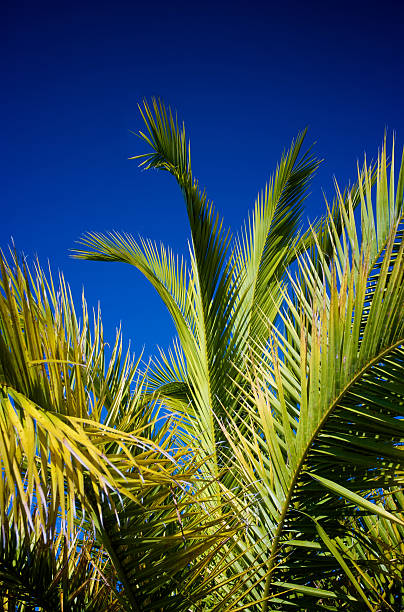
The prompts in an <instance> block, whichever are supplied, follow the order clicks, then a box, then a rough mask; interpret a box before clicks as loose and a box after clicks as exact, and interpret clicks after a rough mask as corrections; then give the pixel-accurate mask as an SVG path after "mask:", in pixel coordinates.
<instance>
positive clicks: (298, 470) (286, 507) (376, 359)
mask: <svg viewBox="0 0 404 612" xmlns="http://www.w3.org/2000/svg"><path fill="white" fill-rule="evenodd" d="M402 344H404V336H403V337H401V338H400V339H399V340H397V341H396V342H394V343H393V344H391V345H389V346H387V347H385V348H384V349H383V350H381V351H380V352H379V353H378V354H377V355H375V356H374V357H373V358H372V359H371V360H370V361H369V362H368V363H367V364H366V365H364V366H363V367H362V368H361V369H360V370H358V371H357V372H356V374H354V376H353V377H352V379H351V380H350V381H349V383H347V384H346V385H345V386H344V387H343V389H342V390H341V391H340V392H339V394H338V395H337V397H336V398H335V399H334V401H333V402H332V404H331V405H330V407H329V409H328V410H327V411H326V413H325V414H324V415H323V417H322V419H321V420H320V422H319V423H318V425H317V427H316V428H315V430H314V431H313V434H312V436H311V438H310V439H309V440H308V442H307V444H306V447H305V450H304V453H303V454H302V456H301V458H300V460H299V461H298V462H297V465H296V469H295V472H294V474H293V477H292V480H291V483H290V487H289V491H288V494H287V497H286V499H285V502H284V508H283V510H282V513H281V516H280V518H279V523H278V527H277V529H276V532H275V535H274V539H273V544H272V547H271V554H270V557H269V561H268V577H267V580H266V583H265V591H264V599H265V598H268V595H269V590H270V588H271V573H272V570H273V568H274V563H275V556H276V553H277V549H278V544H279V541H280V538H281V536H282V532H283V527H284V523H285V519H286V516H287V514H288V511H289V507H290V502H291V499H292V495H293V494H294V491H295V487H296V484H297V482H298V480H299V477H300V475H301V472H302V470H303V468H304V465H305V461H306V459H307V455H308V454H309V452H310V449H311V447H312V445H313V443H314V441H315V439H316V438H317V436H318V435H319V433H320V431H321V430H322V429H323V427H324V426H325V424H326V422H327V421H328V419H329V418H330V416H331V414H332V412H333V411H334V409H335V408H337V406H338V405H339V403H340V402H341V400H342V399H343V397H344V396H345V395H346V394H347V393H349V391H350V390H351V388H352V387H353V385H354V384H355V383H357V382H358V380H359V379H360V378H361V377H362V376H363V375H364V374H366V372H367V371H368V370H370V369H371V368H372V367H373V366H374V365H375V364H376V363H378V362H379V361H380V360H381V359H383V357H385V356H386V355H388V354H389V353H390V352H392V351H394V350H395V349H396V348H398V347H399V346H400V345H402ZM267 611H268V600H267V599H265V601H264V604H263V607H262V612H267Z"/></svg>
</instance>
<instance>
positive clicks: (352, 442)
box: [0, 100, 404, 612]
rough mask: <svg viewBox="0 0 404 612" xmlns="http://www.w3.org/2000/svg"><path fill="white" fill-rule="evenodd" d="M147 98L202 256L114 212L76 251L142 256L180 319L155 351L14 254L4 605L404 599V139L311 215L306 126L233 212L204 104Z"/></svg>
mask: <svg viewBox="0 0 404 612" xmlns="http://www.w3.org/2000/svg"><path fill="white" fill-rule="evenodd" d="M141 113H142V117H143V120H144V124H145V128H144V130H143V132H140V133H139V136H140V138H141V140H142V141H143V142H144V144H145V145H146V146H147V148H148V152H146V153H144V154H142V155H138V156H136V158H137V159H139V160H140V164H141V166H143V167H144V168H146V169H149V168H157V169H161V170H166V171H168V172H169V173H170V174H172V175H173V176H174V178H175V179H176V181H177V182H178V184H179V186H180V189H181V191H182V193H183V196H184V199H185V203H186V207H187V213H188V218H189V225H190V257H189V260H186V259H185V258H182V257H179V256H177V255H176V254H174V253H173V252H172V251H171V249H169V248H167V247H164V246H159V245H157V244H155V243H153V242H151V241H148V240H142V239H141V240H139V241H136V240H135V239H134V238H133V237H132V236H130V235H127V234H124V235H123V234H117V233H113V234H106V235H102V234H88V235H86V236H85V237H83V238H82V240H81V247H82V248H81V250H79V251H76V252H75V256H76V257H79V258H87V259H93V260H101V261H119V262H126V263H129V264H131V265H132V266H134V267H136V268H137V269H138V270H140V272H142V274H144V276H145V277H146V278H147V279H148V280H149V281H150V282H151V283H152V285H153V286H154V287H155V289H156V291H157V292H158V294H159V295H160V297H161V298H162V300H163V302H164V303H165V305H166V307H167V309H168V311H169V313H170V315H171V317H172V319H173V321H174V324H175V326H176V330H177V334H178V338H177V340H176V341H175V342H174V344H173V346H172V347H171V348H169V349H168V350H167V351H166V352H164V351H160V355H159V357H158V358H155V359H154V361H153V363H152V364H151V366H149V367H147V368H145V367H143V364H142V361H141V359H138V360H137V361H136V362H134V361H133V359H132V358H131V356H130V355H129V353H128V354H124V353H123V351H122V340H121V338H120V335H119V334H118V337H117V340H116V343H115V346H114V347H113V349H112V350H108V348H107V347H106V345H105V343H104V340H103V332H102V324H101V318H100V314H99V313H97V314H96V315H95V316H94V323H93V325H90V322H89V316H88V312H87V307H86V305H85V302H84V300H83V305H82V311H81V321H79V319H78V317H77V316H76V313H75V308H74V306H73V301H72V298H71V296H70V293H69V290H68V287H67V286H66V284H65V282H64V280H63V277H61V278H60V279H59V286H58V288H57V289H56V288H55V285H54V283H53V281H52V279H51V277H50V276H48V277H47V276H46V275H45V274H44V273H43V271H42V270H41V269H40V267H39V266H37V267H36V271H35V273H34V274H33V275H31V273H30V272H29V270H28V268H27V267H26V266H25V265H23V264H21V263H19V261H18V260H17V258H16V256H14V257H13V262H12V265H10V264H8V263H7V261H6V258H5V257H3V259H2V284H1V289H2V292H1V295H0V330H1V331H0V385H1V398H0V399H1V424H0V427H1V435H0V461H1V466H2V472H3V480H2V488H1V491H0V513H1V526H2V534H1V542H0V546H1V549H0V581H1V585H2V586H1V596H2V597H3V607H4V606H8V607H6V608H5V609H8V610H30V609H35V607H36V608H37V609H41V610H59V609H60V610H156V611H157V610H173V611H174V610H178V611H181V610H184V611H185V610H187V611H199V610H200V611H205V610H206V611H211V610H212V611H213V610H215V611H225V610H226V611H233V612H236V610H250V611H254V612H255V611H257V612H258V611H260V612H261V611H262V612H265V611H267V610H289V609H291V610H293V609H295V610H302V611H304V610H310V611H311V610H320V609H321V610H322V609H324V610H339V609H346V610H358V611H360V610H365V609H368V610H373V611H374V612H376V611H379V610H399V609H401V608H402V607H404V584H403V580H402V573H403V570H404V542H403V535H404V495H403V492H402V482H403V477H404V473H403V466H404V460H403V448H402V444H403V440H404V424H403V412H404V282H403V280H404V279H403V275H404V261H403V260H404V254H403V250H404V240H403V237H404V214H403V189H404V156H403V159H402V160H401V164H399V169H398V172H397V173H396V171H395V158H394V143H393V148H392V155H391V158H390V160H388V159H387V154H386V143H384V146H383V148H382V150H381V152H380V154H379V157H378V160H377V163H376V164H375V165H370V166H369V165H368V164H367V163H366V162H365V163H364V165H363V168H362V169H359V168H358V178H357V182H356V183H355V184H354V186H352V187H349V188H348V189H346V190H345V191H344V192H343V193H341V192H340V191H339V188H338V186H337V185H336V196H335V198H334V201H333V203H332V205H331V206H327V210H326V214H325V215H324V217H322V218H321V219H319V220H318V221H316V222H315V223H314V224H313V225H312V226H311V227H310V228H309V229H308V230H307V231H306V232H305V233H302V232H301V217H302V210H303V203H304V200H305V198H306V197H307V190H308V187H309V184H310V180H311V178H312V177H313V175H314V173H315V172H316V169H317V167H318V164H319V161H318V160H317V159H316V158H315V157H314V156H313V154H312V153H311V152H310V151H308V152H304V151H303V145H304V137H305V134H304V133H303V134H300V135H299V136H298V137H297V138H296V140H295V141H294V142H292V144H291V146H290V148H289V149H288V150H287V151H286V152H284V153H283V155H282V157H281V160H280V162H279V164H278V166H277V168H276V171H275V172H274V174H273V175H272V177H271V179H270V180H269V182H268V184H267V185H266V186H265V188H264V189H263V190H262V192H260V193H259V195H258V197H257V200H256V202H255V206H254V209H253V212H252V213H251V215H250V216H249V218H248V219H247V221H246V223H245V224H244V226H243V228H242V230H241V232H240V233H239V234H238V235H236V236H233V235H232V234H231V232H230V230H228V229H226V228H225V227H224V224H223V222H222V220H221V218H220V215H219V213H217V212H216V211H215V209H214V207H213V204H212V203H211V202H210V201H209V200H208V197H207V195H206V192H205V191H204V190H203V189H202V188H201V187H200V186H199V183H198V181H197V179H196V178H195V177H194V174H193V171H192V168H191V155H190V145H189V141H188V139H187V136H186V133H185V128H184V126H183V125H181V124H179V122H178V120H177V117H176V116H175V115H173V113H172V112H171V110H170V109H166V108H165V107H164V105H163V104H162V103H160V102H158V101H155V100H153V102H152V104H151V105H148V104H147V103H145V104H144V106H143V107H142V109H141ZM396 174H397V175H398V176H397V175H396ZM0 601H1V600H0Z"/></svg>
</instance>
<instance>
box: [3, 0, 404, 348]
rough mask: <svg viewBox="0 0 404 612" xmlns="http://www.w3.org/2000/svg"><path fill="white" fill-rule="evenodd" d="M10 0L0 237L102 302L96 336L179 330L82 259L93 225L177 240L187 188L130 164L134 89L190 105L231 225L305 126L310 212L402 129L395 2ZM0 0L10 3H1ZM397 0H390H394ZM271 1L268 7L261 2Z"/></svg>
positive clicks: (181, 106)
mask: <svg viewBox="0 0 404 612" xmlns="http://www.w3.org/2000/svg"><path fill="white" fill-rule="evenodd" d="M352 4H353V6H351V5H350V4H344V3H341V2H318V3H317V2H287V1H284V2H277V3H273V2H267V3H266V4H265V5H261V4H260V3H258V2H255V1H254V0H253V1H250V2H232V3H221V2H219V3H218V4H216V3H211V2H204V3H200V4H199V3H195V4H194V3H192V2H188V3H185V2H184V3H178V2H160V1H157V2H153V3H150V4H146V3H144V2H143V3H138V2H136V1H133V2H122V1H120V0H117V1H115V2H102V1H97V2H86V1H85V0H83V1H81V2H75V1H72V2H69V3H65V2H52V3H50V2H49V3H44V2H41V0H39V2H32V0H31V1H29V2H27V1H26V0H23V1H20V2H18V1H17V0H15V1H14V2H12V1H11V0H6V5H5V7H4V5H3V9H1V11H2V15H1V23H2V26H1V28H2V30H3V31H2V32H1V37H0V39H1V41H2V42H1V43H0V45H1V58H2V59H1V62H2V85H3V95H2V112H1V118H0V120H1V123H2V125H1V133H2V141H3V145H2V147H1V157H2V159H1V172H2V174H3V179H2V193H1V202H2V204H1V212H2V215H1V226H0V247H1V248H3V249H4V248H5V247H6V246H7V245H8V244H9V242H10V237H11V236H13V237H14V240H15V243H16V246H17V249H19V250H23V251H24V252H25V254H26V255H27V256H28V257H29V258H32V257H33V256H34V255H35V254H38V256H39V258H40V261H41V262H42V263H43V264H44V265H46V262H47V259H48V258H49V259H50V261H51V264H52V268H53V270H54V271H55V272H57V270H58V269H62V270H63V271H64V273H65V276H66V278H67V280H68V281H69V283H70V284H71V287H72V290H73V293H74V295H75V296H76V297H77V299H78V300H79V297H80V293H81V288H82V286H83V285H84V287H85V292H86V297H87V301H88V303H89V305H90V306H95V305H96V304H97V302H98V300H100V301H101V307H102V311H103V319H104V325H105V329H106V336H107V337H108V338H112V336H113V335H114V330H115V327H116V326H117V325H119V322H120V321H122V322H123V329H124V335H125V338H127V339H131V340H132V347H133V348H135V350H136V352H138V351H139V350H140V349H141V347H142V346H143V345H145V346H146V354H148V353H150V352H153V347H154V345H155V344H157V343H158V344H160V345H161V346H163V347H165V346H167V344H168V343H169V342H170V339H171V338H172V336H173V327H172V325H171V323H170V321H169V317H168V315H167V314H166V313H165V312H164V309H163V307H162V306H161V304H160V303H159V299H158V297H157V296H156V295H155V294H154V291H153V290H152V289H151V288H150V287H149V286H148V284H147V282H146V281H145V280H143V278H142V277H141V276H140V273H138V272H137V271H136V270H134V269H133V268H130V267H128V266H124V265H117V264H103V263H93V262H80V261H74V260H71V259H70V258H69V255H68V250H69V248H72V247H74V245H75V241H76V240H77V238H78V237H79V236H80V235H81V234H82V233H83V232H85V231H87V230H97V231H103V230H113V229H115V230H124V231H128V232H132V233H133V234H135V235H138V234H141V235H142V236H145V237H149V238H153V239H156V240H162V241H163V242H164V243H166V244H169V245H171V246H172V247H173V248H174V249H175V250H176V251H179V252H184V253H185V252H186V251H187V238H188V231H187V222H186V217H185V210H184V205H183V202H182V200H181V195H180V193H179V191H178V189H177V187H176V185H175V184H174V181H173V180H172V179H171V178H170V177H169V176H166V175H163V174H157V173H155V172H148V173H144V172H141V171H139V170H138V168H137V164H136V162H134V161H128V160H127V158H128V157H129V156H130V155H133V154H136V153H141V152H143V149H142V147H141V143H140V141H139V140H138V139H137V138H136V137H135V136H133V135H131V134H130V132H129V130H133V131H137V130H139V129H141V120H140V116H139V113H138V111H137V103H138V102H140V101H141V99H142V98H143V97H150V96H152V95H156V96H161V97H162V98H163V99H164V100H165V101H166V102H167V103H170V104H171V105H172V106H173V107H175V108H176V109H177V110H178V112H179V115H180V116H181V117H182V118H183V119H184V120H185V122H186V125H187V129H188V133H189V135H190V137H191V143H192V156H193V168H194V172H195V174H196V175H197V176H198V178H199V180H200V182H201V184H203V185H206V187H207V191H208V194H209V196H210V197H211V198H213V200H214V202H215V204H216V206H217V207H218V208H219V209H220V210H221V211H222V212H223V215H224V218H225V223H227V224H228V225H230V226H231V227H232V228H233V229H234V230H237V229H238V228H239V226H240V224H241V221H242V219H243V218H244V216H245V215H246V214H247V211H248V210H249V209H250V208H251V206H252V204H253V201H254V198H255V196H256V193H257V191H258V189H260V188H261V187H262V186H263V185H264V184H265V181H266V179H267V178H268V175H269V173H270V172H271V171H272V170H273V168H274V166H275V164H276V160H277V159H278V157H279V155H280V153H281V151H282V149H283V148H284V147H285V146H287V145H288V144H289V142H290V140H291V139H292V138H293V136H294V135H295V134H296V133H297V132H298V131H299V130H300V129H302V128H304V127H305V126H306V125H308V126H309V134H308V139H307V143H308V144H311V143H313V142H314V141H316V143H317V144H316V151H317V153H318V155H319V156H320V157H324V158H325V163H324V164H323V166H322V168H321V170H320V171H319V173H318V175H317V178H316V180H315V182H314V184H313V187H312V194H311V196H310V199H309V201H308V202H307V214H308V215H309V216H310V217H312V218H313V217H314V216H316V215H317V214H318V213H319V212H320V211H321V210H322V208H323V199H322V189H324V190H325V191H326V192H327V194H329V195H330V196H331V195H332V176H333V174H335V175H336V176H337V178H338V180H339V182H340V183H341V185H342V186H343V185H344V184H345V182H346V181H347V180H348V179H349V178H355V168H356V160H357V159H358V158H359V159H360V160H361V159H362V158H363V153H364V151H366V152H367V154H368V156H369V157H374V156H375V155H377V149H378V147H379V145H380V143H381V141H382V138H383V132H384V129H385V128H386V127H387V128H388V130H389V131H390V133H391V131H392V130H396V131H397V136H398V143H399V145H400V148H401V146H402V144H403V142H404V121H403V109H404V104H403V100H404V84H403V66H404V61H403V60H404V54H403V44H402V40H403V32H404V28H403V25H404V20H403V9H402V8H399V5H400V4H401V3H399V2H397V3H392V2H389V1H386V2H383V3H378V5H377V10H376V5H374V7H373V6H372V3H370V2H367V3H358V2H353V3H352ZM7 5H8V6H7ZM395 5H396V6H395ZM264 7H265V8H264Z"/></svg>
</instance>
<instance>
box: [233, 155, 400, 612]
mask: <svg viewBox="0 0 404 612" xmlns="http://www.w3.org/2000/svg"><path fill="white" fill-rule="evenodd" d="M377 172H378V179H377V186H376V192H377V194H376V204H375V208H376V210H378V211H379V213H378V214H377V215H376V221H373V220H372V217H371V214H370V212H371V206H372V202H371V199H370V191H369V192H368V194H367V196H366V197H365V198H364V199H363V200H362V202H361V206H362V215H361V218H362V226H361V232H360V231H359V227H358V226H357V221H356V220H355V217H354V215H353V210H352V208H351V209H350V211H348V213H346V212H344V211H345V205H344V201H343V199H342V197H341V200H340V202H341V209H342V208H343V210H342V212H341V228H342V233H340V232H339V231H337V229H336V228H335V225H334V223H333V219H332V216H331V215H330V221H329V226H328V231H329V233H330V240H331V241H332V244H333V245H334V252H333V257H332V261H331V263H330V264H327V268H326V263H327V261H326V258H325V257H324V256H323V255H324V254H323V253H322V252H321V249H320V246H319V245H318V246H317V248H318V252H317V255H316V257H319V258H320V260H322V261H323V264H324V271H323V274H322V275H321V276H320V275H319V274H318V272H317V267H316V258H310V257H308V256H306V257H301V258H300V259H299V265H300V274H301V277H302V278H303V279H304V287H302V285H301V284H299V283H298V282H297V281H296V282H293V283H292V289H293V295H291V296H290V295H288V294H287V293H284V296H285V301H286V304H287V310H286V311H285V314H284V315H283V324H284V327H285V333H284V334H283V333H281V331H279V330H277V329H275V328H273V333H272V339H271V340H270V342H269V344H267V345H266V346H265V345H263V344H261V345H259V346H258V345H257V346H256V347H255V350H254V352H253V355H252V357H251V375H250V376H251V377H250V388H251V391H250V392H249V393H248V394H246V395H245V401H244V404H243V405H244V414H245V417H244V418H245V422H246V426H245V428H244V429H241V428H240V427H237V424H236V423H235V422H232V421H230V422H231V427H227V428H226V427H225V428H224V431H226V432H227V437H228V440H229V444H231V445H232V451H233V454H234V465H236V466H237V470H238V472H239V480H240V482H242V483H243V484H244V485H245V483H249V485H250V487H249V488H250V491H251V492H255V494H256V495H257V496H258V500H259V501H257V502H256V505H255V508H256V530H257V532H258V533H267V534H268V536H269V540H268V550H267V553H266V554H267V555H268V564H267V568H268V570H269V571H270V573H269V575H268V578H267V580H266V590H265V596H272V598H273V599H272V602H271V601H269V602H267V603H265V604H264V605H263V608H262V609H263V610H267V609H279V606H280V609H282V610H283V609H288V608H289V606H291V607H293V606H294V607H296V608H297V609H310V610H312V609H320V608H321V609H322V608H323V607H324V608H325V609H337V608H339V607H342V608H343V607H345V608H346V609H349V610H356V609H357V610H362V609H371V610H377V609H379V608H378V606H382V609H384V608H383V606H385V607H386V609H390V608H388V605H390V606H393V609H394V606H396V608H395V609H397V606H398V607H400V605H402V597H403V593H402V584H401V581H400V580H398V578H397V576H398V573H397V570H395V572H394V571H392V574H391V577H392V580H391V584H390V587H389V588H390V591H389V592H387V591H386V588H387V587H386V584H387V583H386V581H387V574H388V573H389V569H388V568H389V567H390V566H389V565H387V566H386V565H383V562H382V559H384V560H386V559H387V558H388V555H387V553H386V551H384V552H383V555H381V552H380V548H381V545H380V538H379V544H378V545H377V544H375V542H376V541H377V538H376V537H375V536H376V533H377V531H378V530H379V531H380V532H382V533H386V532H387V533H389V532H391V531H392V532H393V534H396V537H395V538H392V537H390V541H393V542H394V546H397V545H400V538H402V535H403V534H404V532H403V529H404V516H403V514H402V503H401V497H397V496H396V502H394V499H395V497H394V496H392V495H391V494H390V490H392V489H397V487H398V488H399V487H400V486H401V483H402V479H403V467H404V463H403V457H404V456H403V453H402V446H401V445H402V443H403V441H404V429H403V426H402V418H403V410H404V386H403V380H404V353H403V344H404V282H403V281H404V278H403V275H404V241H403V226H404V223H403V217H402V191H401V192H400V191H399V194H400V195H399V197H398V198H397V197H395V195H394V197H390V198H389V197H388V196H389V194H387V197H386V188H385V186H386V185H387V184H388V183H387V177H388V172H387V163H386V155H385V150H383V153H382V155H381V157H380V160H379V164H378V168H377ZM401 172H402V168H401ZM400 176H401V174H400ZM390 185H391V183H390ZM391 194H394V191H392V188H391V186H390V196H391ZM386 219H387V220H388V226H386ZM372 236H373V238H372ZM378 236H380V238H378ZM375 242H376V244H377V245H378V248H377V249H375V247H374V243H375ZM288 338H292V339H293V342H290V341H289V340H288ZM380 496H381V499H382V500H385V501H383V503H380V501H378V498H380ZM397 500H398V501H397ZM398 502H400V503H398ZM374 538H375V539H374ZM386 545H387V546H389V544H388V543H387V544H386ZM378 546H379V548H378ZM361 547H362V548H361ZM366 547H367V548H366ZM365 551H366V552H365ZM369 551H371V554H370V553H369ZM258 554H261V552H260V551H257V555H258ZM391 557H392V558H393V557H394V555H391ZM394 563H395V562H394ZM275 568H276V569H275ZM386 568H387V569H386ZM394 575H395V576H396V579H395V580H394V579H393V577H394ZM381 584H383V585H384V586H383V587H381V586H380V585H381ZM322 585H325V586H326V587H327V585H328V588H326V590H327V591H328V594H324V592H323V590H324V588H323V586H322ZM282 593H283V595H282ZM389 598H390V603H389ZM397 598H398V599H397ZM275 599H277V600H279V601H278V603H276V602H275ZM384 599H386V601H384ZM386 602H387V603H386ZM274 606H275V607H274ZM277 606H278V607H277Z"/></svg>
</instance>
